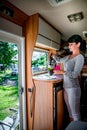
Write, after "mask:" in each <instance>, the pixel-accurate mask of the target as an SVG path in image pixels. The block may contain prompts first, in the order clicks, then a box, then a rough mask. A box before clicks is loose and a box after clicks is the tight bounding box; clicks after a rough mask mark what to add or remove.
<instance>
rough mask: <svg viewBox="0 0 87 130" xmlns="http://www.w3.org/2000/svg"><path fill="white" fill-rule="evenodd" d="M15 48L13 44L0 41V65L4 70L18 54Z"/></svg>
mask: <svg viewBox="0 0 87 130" xmlns="http://www.w3.org/2000/svg"><path fill="white" fill-rule="evenodd" d="M15 48H16V45H15V44H11V43H8V42H2V41H0V64H3V66H4V68H5V67H7V66H8V65H10V64H11V63H14V60H13V59H12V58H13V57H14V56H15V55H17V54H18V50H17V49H15Z"/></svg>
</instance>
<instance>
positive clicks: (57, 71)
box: [53, 70, 65, 74]
mask: <svg viewBox="0 0 87 130" xmlns="http://www.w3.org/2000/svg"><path fill="white" fill-rule="evenodd" d="M53 72H54V74H65V71H64V70H54V71H53Z"/></svg>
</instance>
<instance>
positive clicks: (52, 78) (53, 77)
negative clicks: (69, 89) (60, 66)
mask: <svg viewBox="0 0 87 130" xmlns="http://www.w3.org/2000/svg"><path fill="white" fill-rule="evenodd" d="M33 79H34V80H41V81H49V82H55V83H56V82H61V81H62V79H63V76H62V75H59V74H58V75H51V76H50V75H49V74H48V73H46V74H41V75H36V76H33Z"/></svg>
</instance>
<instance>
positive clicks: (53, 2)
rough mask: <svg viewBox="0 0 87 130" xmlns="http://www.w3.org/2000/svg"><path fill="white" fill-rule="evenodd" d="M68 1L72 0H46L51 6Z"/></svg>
mask: <svg viewBox="0 0 87 130" xmlns="http://www.w3.org/2000/svg"><path fill="white" fill-rule="evenodd" d="M69 1H72V0H48V2H49V4H50V5H51V6H52V7H57V6H59V5H61V4H64V3H67V2H69Z"/></svg>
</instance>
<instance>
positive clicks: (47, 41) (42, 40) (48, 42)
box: [36, 18, 61, 49]
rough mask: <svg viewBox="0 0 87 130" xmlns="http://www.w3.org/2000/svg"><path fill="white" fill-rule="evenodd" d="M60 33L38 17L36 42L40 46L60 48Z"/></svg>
mask: <svg viewBox="0 0 87 130" xmlns="http://www.w3.org/2000/svg"><path fill="white" fill-rule="evenodd" d="M60 38H61V35H60V33H59V32H58V31H57V30H56V29H54V28H53V27H52V26H51V25H50V24H48V23H47V22H46V21H45V20H43V19H42V18H39V31H38V37H37V43H36V44H40V45H42V46H46V47H50V48H54V49H59V48H60Z"/></svg>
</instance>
